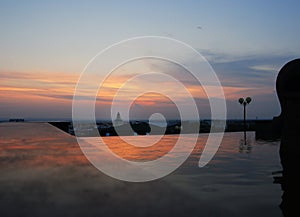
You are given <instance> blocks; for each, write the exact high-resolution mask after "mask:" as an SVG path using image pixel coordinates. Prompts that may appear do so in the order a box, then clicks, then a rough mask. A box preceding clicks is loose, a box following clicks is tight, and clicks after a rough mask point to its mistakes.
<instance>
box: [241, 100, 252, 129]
mask: <svg viewBox="0 0 300 217" xmlns="http://www.w3.org/2000/svg"><path fill="white" fill-rule="evenodd" d="M251 101H252V99H251V97H247V98H246V99H244V98H239V103H240V104H241V105H243V106H244V131H245V132H246V105H248V104H249V103H250V102H251Z"/></svg>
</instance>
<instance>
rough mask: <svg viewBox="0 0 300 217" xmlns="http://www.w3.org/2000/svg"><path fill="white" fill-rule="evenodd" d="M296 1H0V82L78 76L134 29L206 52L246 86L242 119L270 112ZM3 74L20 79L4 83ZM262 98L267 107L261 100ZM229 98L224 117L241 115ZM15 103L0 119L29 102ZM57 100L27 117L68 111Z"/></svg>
mask: <svg viewBox="0 0 300 217" xmlns="http://www.w3.org/2000/svg"><path fill="white" fill-rule="evenodd" d="M299 4H300V3H299V1H258V0H252V1H0V35H1V37H0V39H1V40H0V48H1V49H0V78H1V80H2V82H1V80H0V86H4V87H6V86H5V85H7V83H9V82H11V83H9V87H12V86H14V87H18V85H20V86H21V87H22V88H23V86H24V82H25V83H28V84H31V85H32V86H34V87H35V88H37V87H38V84H37V83H36V80H34V79H32V77H30V76H29V78H27V80H26V79H25V78H24V76H23V77H22V75H24V73H36V74H39V73H41V74H42V75H43V76H45V77H51V76H53V74H57V73H59V72H61V73H67V74H70V75H71V76H72V75H76V76H78V75H79V74H80V72H81V71H82V70H83V68H84V67H85V65H86V64H87V63H88V61H89V60H90V59H91V58H92V57H94V56H95V54H97V53H98V52H99V51H100V50H102V49H104V48H106V47H107V46H109V45H111V44H113V43H116V42H118V41H121V40H124V39H127V38H130V37H135V36H142V35H156V36H168V37H172V38H175V39H178V40H181V41H183V42H185V43H187V44H189V45H191V46H192V47H194V48H195V49H197V50H198V51H200V52H201V53H202V54H203V55H204V56H205V57H207V59H208V60H209V61H210V63H211V64H212V66H213V67H214V69H215V71H216V73H217V74H218V76H219V77H220V80H221V82H222V84H224V85H228V86H229V85H230V86H233V87H249V88H250V87H251V88H252V90H249V91H248V92H247V91H244V92H241V93H240V94H241V97H242V96H246V95H250V96H252V97H253V98H254V101H253V105H251V106H252V109H250V106H249V115H250V117H252V118H255V117H257V116H258V117H259V118H270V117H273V116H275V115H278V112H279V107H278V106H279V105H278V102H277V99H276V95H275V93H274V92H273V93H272V91H273V90H274V85H275V79H276V75H277V73H278V70H279V69H280V67H281V66H283V64H284V63H286V62H287V61H289V60H292V59H294V58H296V57H298V56H299V53H300V42H299V36H300V28H299V25H300V24H299V23H298V22H299V20H300V13H299V6H300V5H299ZM199 26H200V27H201V28H197V27H199ZM8 72H9V73H14V74H15V75H16V77H17V76H18V75H20V77H22V79H23V80H22V81H20V83H18V81H17V80H14V81H7V80H6V83H4V82H3V81H4V80H3V79H4V78H5V75H7V73H8ZM21 82H23V83H22V84H21ZM1 83H2V85H1ZM22 85H23V86H22ZM253 88H255V91H254V90H253ZM260 89H261V90H265V89H271V93H270V92H268V91H265V92H264V91H262V92H261V93H260V94H258V92H259V90H260ZM1 94H2V95H3V94H4V93H3V90H2V92H1ZM237 94H238V93H237ZM16 99H17V98H16ZM0 100H2V101H3V102H6V101H5V100H6V99H4V98H0ZM264 102H268V103H267V104H268V106H266V105H264V106H262V105H263V104H264ZM48 103H50V105H49V106H50V107H51V106H52V107H54V108H55V106H54V104H51V102H48ZM53 103H55V102H53ZM235 103H236V102H235V101H234V100H233V99H228V112H229V117H232V118H238V117H240V114H241V113H240V108H239V107H238V105H236V104H235ZM17 105H18V104H12V105H11V106H17ZM37 105H38V104H37ZM37 105H35V107H36V106H37ZM18 106H19V107H21V109H19V110H18V109H15V108H14V109H13V111H14V112H12V113H11V114H10V113H9V111H11V110H12V109H11V107H9V106H6V107H2V108H1V107H0V117H2V118H6V117H8V116H25V117H29V116H30V115H31V114H30V111H32V110H31V109H30V105H27V106H24V105H23V104H20V105H18ZM22 106H23V109H22ZM60 106H61V107H60V109H54V110H53V109H52V110H51V111H50V110H49V111H47V112H48V113H47V112H46V111H45V113H43V112H37V113H36V116H35V115H33V116H35V117H42V116H43V117H44V116H47V115H49V116H50V117H65V116H69V115H70V103H69V104H68V103H65V104H64V103H62V104H61V105H60ZM42 108H43V107H38V108H36V109H37V110H38V109H39V110H41V109H42ZM251 110H252V112H251ZM26 111H27V112H26Z"/></svg>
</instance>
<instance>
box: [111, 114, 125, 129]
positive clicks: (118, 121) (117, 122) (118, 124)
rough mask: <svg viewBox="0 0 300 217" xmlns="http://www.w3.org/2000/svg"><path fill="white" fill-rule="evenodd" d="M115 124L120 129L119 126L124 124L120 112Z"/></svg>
mask: <svg viewBox="0 0 300 217" xmlns="http://www.w3.org/2000/svg"><path fill="white" fill-rule="evenodd" d="M113 124H114V126H115V127H118V126H121V125H123V124H124V121H123V120H122V118H121V115H120V112H118V113H117V117H116V119H115V120H114V122H113Z"/></svg>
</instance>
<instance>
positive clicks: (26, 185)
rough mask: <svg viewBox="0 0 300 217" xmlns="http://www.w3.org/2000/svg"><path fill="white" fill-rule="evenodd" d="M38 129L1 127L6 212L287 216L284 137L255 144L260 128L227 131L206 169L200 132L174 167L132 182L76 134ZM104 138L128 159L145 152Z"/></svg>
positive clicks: (1, 194)
mask: <svg viewBox="0 0 300 217" xmlns="http://www.w3.org/2000/svg"><path fill="white" fill-rule="evenodd" d="M25 127H27V126H25ZM31 127H33V128H34V127H36V128H35V129H36V131H39V130H40V129H41V128H43V127H44V128H45V129H44V130H47V133H46V134H45V135H44V136H43V135H42V134H39V135H38V134H37V135H36V134H35V133H32V135H31V134H30V132H32V131H34V129H31V130H30V131H28V133H27V134H26V130H24V131H23V136H15V137H13V136H7V135H3V133H2V134H1V131H0V137H1V141H0V145H1V149H0V150H1V153H0V168H1V170H0V216H222V217H226V216H230V217H234V216H239V217H240V216H243V217H247V216H249V217H250V216H251V217H252V216H263V217H265V216H270V217H276V216H282V214H281V210H280V208H279V206H278V205H279V204H280V202H281V194H282V191H281V189H280V185H278V184H273V175H272V172H274V171H278V170H281V167H280V163H279V155H278V149H279V142H266V141H255V139H254V133H251V132H250V133H248V137H247V139H248V143H247V144H246V145H245V144H244V143H243V141H242V140H243V133H226V134H225V136H224V139H223V142H222V144H221V146H220V149H219V150H218V152H217V154H216V155H215V157H214V158H213V160H212V161H211V162H210V163H209V164H208V165H206V166H205V167H203V168H199V167H198V160H199V156H200V152H201V150H202V149H203V146H204V144H205V141H206V137H207V135H201V136H200V138H199V140H198V144H197V146H196V148H195V150H194V152H193V153H192V155H191V156H190V157H189V158H188V160H187V161H186V162H185V163H184V164H183V165H182V166H181V167H180V168H179V169H177V170H176V171H175V172H173V173H171V174H170V175H168V176H166V177H164V178H162V179H159V180H155V181H151V182H146V183H130V182H124V181H119V180H115V179H113V178H111V177H108V176H107V175H105V174H103V173H102V172H100V171H98V170H97V169H96V168H95V167H93V166H92V165H91V164H90V163H89V162H88V161H87V160H86V158H85V157H84V156H83V155H82V153H81V151H80V149H79V146H78V144H77V143H76V140H75V139H74V138H73V137H70V136H69V135H67V134H63V135H62V134H61V133H62V132H60V131H58V130H56V129H55V128H52V127H50V126H48V125H45V126H44V125H43V126H42V127H41V126H34V125H31ZM49 127H50V128H51V129H50V128H49ZM0 128H1V126H0ZM27 128H28V127H27ZM38 128H39V129H38ZM2 132H3V131H2ZM58 133H59V135H58ZM105 139H106V140H107V142H108V143H109V144H110V148H111V150H114V152H115V153H117V154H119V155H120V156H122V157H124V158H127V159H131V160H132V159H138V158H139V156H141V155H140V150H133V149H132V147H130V146H128V147H126V146H125V147H123V148H122V149H121V148H119V147H121V145H122V142H121V141H120V140H119V139H118V138H117V137H111V138H105ZM132 139H133V140H147V137H141V138H138V137H132ZM176 139H177V136H176V135H174V136H172V135H168V136H166V137H165V138H164V143H162V145H163V144H165V147H160V148H159V150H156V151H155V150H153V148H155V147H151V148H150V149H149V150H147V151H148V152H147V153H148V154H145V155H143V157H142V158H143V160H149V159H151V158H153V153H155V154H154V155H155V156H156V157H157V156H160V155H163V154H164V153H165V152H166V151H167V150H169V148H170V144H172V141H175V140H176ZM156 148H158V147H156ZM151 153H152V154H151Z"/></svg>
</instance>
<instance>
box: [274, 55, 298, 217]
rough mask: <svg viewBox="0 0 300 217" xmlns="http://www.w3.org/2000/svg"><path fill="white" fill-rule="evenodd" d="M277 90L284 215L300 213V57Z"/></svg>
mask: <svg viewBox="0 0 300 217" xmlns="http://www.w3.org/2000/svg"><path fill="white" fill-rule="evenodd" d="M276 91H277V95H278V98H279V101H280V106H281V114H280V115H279V116H278V117H276V118H274V123H275V125H276V126H277V129H280V131H281V143H280V150H279V153H280V160H281V165H282V169H283V171H282V179H281V180H280V183H281V187H282V190H283V195H282V202H281V204H280V208H281V210H282V212H283V214H284V216H285V217H286V216H289V217H290V216H300V198H299V196H300V59H295V60H292V61H290V62H288V63H287V64H286V65H284V66H283V67H282V69H281V70H280V71H279V73H278V76H277V80H276Z"/></svg>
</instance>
